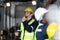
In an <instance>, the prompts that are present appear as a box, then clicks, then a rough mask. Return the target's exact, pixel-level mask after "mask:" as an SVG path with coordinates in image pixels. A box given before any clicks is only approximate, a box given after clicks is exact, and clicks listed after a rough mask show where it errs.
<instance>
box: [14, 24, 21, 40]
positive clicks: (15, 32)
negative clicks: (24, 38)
mask: <svg viewBox="0 0 60 40" xmlns="http://www.w3.org/2000/svg"><path fill="white" fill-rule="evenodd" d="M14 29H15V31H14V34H15V40H20V38H19V37H20V35H21V30H20V25H19V24H18V23H17V24H16V26H15V27H14Z"/></svg>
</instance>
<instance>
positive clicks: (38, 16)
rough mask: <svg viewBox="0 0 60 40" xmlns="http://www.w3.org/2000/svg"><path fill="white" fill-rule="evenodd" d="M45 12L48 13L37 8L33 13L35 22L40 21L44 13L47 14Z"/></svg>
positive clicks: (43, 9)
mask: <svg viewBox="0 0 60 40" xmlns="http://www.w3.org/2000/svg"><path fill="white" fill-rule="evenodd" d="M47 12H48V10H46V9H45V8H41V7H39V8H38V9H37V10H36V11H35V13H34V14H35V18H36V20H37V21H40V20H42V17H43V15H44V14H45V13H47Z"/></svg>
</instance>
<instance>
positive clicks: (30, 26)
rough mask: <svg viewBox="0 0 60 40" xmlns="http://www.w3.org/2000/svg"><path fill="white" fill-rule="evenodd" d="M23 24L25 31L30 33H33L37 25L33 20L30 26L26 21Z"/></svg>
mask: <svg viewBox="0 0 60 40" xmlns="http://www.w3.org/2000/svg"><path fill="white" fill-rule="evenodd" d="M23 24H24V27H25V29H26V30H27V31H29V32H32V31H35V29H36V27H37V25H38V22H37V21H36V20H35V21H34V22H33V23H32V24H31V25H28V23H27V21H25V22H23Z"/></svg>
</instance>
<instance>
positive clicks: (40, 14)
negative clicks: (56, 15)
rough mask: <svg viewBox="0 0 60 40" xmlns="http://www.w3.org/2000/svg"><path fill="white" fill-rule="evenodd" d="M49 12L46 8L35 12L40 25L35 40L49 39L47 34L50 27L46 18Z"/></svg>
mask: <svg viewBox="0 0 60 40" xmlns="http://www.w3.org/2000/svg"><path fill="white" fill-rule="evenodd" d="M47 12H48V11H47V10H46V9H45V8H41V7H39V8H38V9H37V10H36V11H35V18H36V19H37V21H39V25H38V26H37V28H36V31H35V40H45V39H47V38H48V36H47V34H46V28H47V26H48V22H47V20H46V17H45V15H46V13H47Z"/></svg>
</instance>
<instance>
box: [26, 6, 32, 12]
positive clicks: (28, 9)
mask: <svg viewBox="0 0 60 40" xmlns="http://www.w3.org/2000/svg"><path fill="white" fill-rule="evenodd" d="M25 11H29V12H32V13H33V9H32V8H30V7H27V8H26V9H25Z"/></svg>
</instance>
